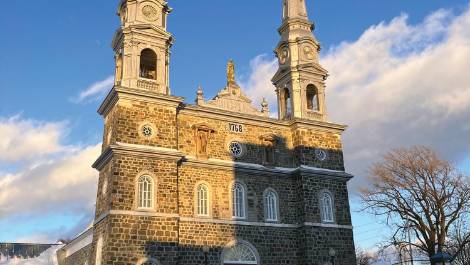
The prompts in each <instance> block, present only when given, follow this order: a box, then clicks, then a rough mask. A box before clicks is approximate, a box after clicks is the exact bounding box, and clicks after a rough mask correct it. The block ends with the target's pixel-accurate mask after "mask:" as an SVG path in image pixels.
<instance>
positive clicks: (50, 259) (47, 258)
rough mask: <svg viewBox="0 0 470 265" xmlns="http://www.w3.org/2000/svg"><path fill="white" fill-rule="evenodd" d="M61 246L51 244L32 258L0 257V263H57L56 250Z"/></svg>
mask: <svg viewBox="0 0 470 265" xmlns="http://www.w3.org/2000/svg"><path fill="white" fill-rule="evenodd" d="M61 247H62V246H61V245H60V246H53V247H51V248H49V249H48V250H46V251H45V252H44V253H42V254H41V255H40V256H39V257H37V258H34V259H18V258H13V259H8V260H7V259H6V258H5V257H1V258H0V265H57V255H56V251H57V250H58V249H59V248H61Z"/></svg>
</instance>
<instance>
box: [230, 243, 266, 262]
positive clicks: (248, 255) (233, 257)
mask: <svg viewBox="0 0 470 265" xmlns="http://www.w3.org/2000/svg"><path fill="white" fill-rule="evenodd" d="M222 264H223V265H259V264H260V260H259V255H258V252H257V251H256V248H255V247H254V246H253V245H251V244H250V243H248V242H246V241H242V240H236V241H232V242H230V243H229V244H228V245H227V246H226V247H225V248H224V251H223V252H222Z"/></svg>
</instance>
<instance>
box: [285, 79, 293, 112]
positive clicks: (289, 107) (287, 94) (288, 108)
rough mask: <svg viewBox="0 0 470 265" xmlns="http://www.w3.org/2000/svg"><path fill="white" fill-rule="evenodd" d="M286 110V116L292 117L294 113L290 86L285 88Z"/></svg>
mask: <svg viewBox="0 0 470 265" xmlns="http://www.w3.org/2000/svg"><path fill="white" fill-rule="evenodd" d="M284 111H285V115H284V117H285V118H290V117H291V115H292V103H291V99H290V92H289V88H287V87H286V88H284Z"/></svg>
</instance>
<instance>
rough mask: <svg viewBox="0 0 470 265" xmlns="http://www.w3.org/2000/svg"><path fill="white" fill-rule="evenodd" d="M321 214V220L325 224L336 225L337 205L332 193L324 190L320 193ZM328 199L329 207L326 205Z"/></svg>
mask: <svg viewBox="0 0 470 265" xmlns="http://www.w3.org/2000/svg"><path fill="white" fill-rule="evenodd" d="M319 199H320V213H321V220H322V222H323V223H334V222H335V203H334V197H333V194H331V192H329V191H327V190H324V191H322V192H321V193H320V198H319ZM326 199H328V200H329V205H328V204H327V203H326V201H325V200H326Z"/></svg>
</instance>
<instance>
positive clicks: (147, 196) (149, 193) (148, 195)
mask: <svg viewBox="0 0 470 265" xmlns="http://www.w3.org/2000/svg"><path fill="white" fill-rule="evenodd" d="M143 179H145V180H147V181H148V183H147V189H146V190H145V191H143V185H145V184H144V183H143ZM148 186H150V187H148ZM143 192H144V193H143ZM154 207H155V181H154V179H153V177H152V176H151V175H149V174H141V175H140V176H139V178H138V179H137V209H139V210H153V209H154Z"/></svg>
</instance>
